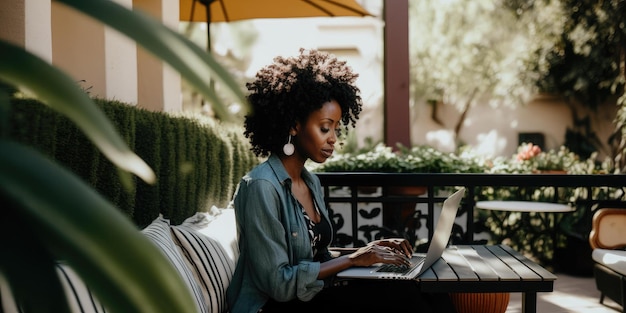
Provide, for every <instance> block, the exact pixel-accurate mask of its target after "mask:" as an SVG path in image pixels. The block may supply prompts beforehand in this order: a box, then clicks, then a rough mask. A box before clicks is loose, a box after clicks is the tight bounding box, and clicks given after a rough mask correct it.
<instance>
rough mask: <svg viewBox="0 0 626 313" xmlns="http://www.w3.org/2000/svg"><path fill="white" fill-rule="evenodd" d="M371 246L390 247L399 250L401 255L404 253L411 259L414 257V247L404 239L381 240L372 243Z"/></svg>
mask: <svg viewBox="0 0 626 313" xmlns="http://www.w3.org/2000/svg"><path fill="white" fill-rule="evenodd" d="M369 245H379V246H384V247H389V248H392V249H394V250H397V251H398V252H399V253H403V254H404V255H406V256H407V257H409V258H410V257H411V256H412V255H413V247H412V246H411V244H410V243H409V241H408V240H406V239H404V238H389V239H380V240H375V241H372V242H370V243H369Z"/></svg>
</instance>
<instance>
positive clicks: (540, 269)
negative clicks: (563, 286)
mask: <svg viewBox="0 0 626 313" xmlns="http://www.w3.org/2000/svg"><path fill="white" fill-rule="evenodd" d="M500 247H501V248H502V249H503V250H504V251H506V252H508V253H510V254H511V255H512V256H513V257H515V258H516V259H518V260H519V261H520V262H522V263H524V265H526V266H527V267H528V268H530V269H531V270H532V271H533V272H535V273H537V275H539V276H541V277H542V278H543V279H544V280H556V276H555V275H554V274H552V273H551V272H550V271H548V270H546V269H545V268H543V267H542V266H541V265H539V264H537V263H535V262H533V261H532V260H530V259H528V258H527V257H525V256H523V255H522V254H520V253H519V252H517V251H515V250H513V248H511V247H509V246H507V245H501V246H500Z"/></svg>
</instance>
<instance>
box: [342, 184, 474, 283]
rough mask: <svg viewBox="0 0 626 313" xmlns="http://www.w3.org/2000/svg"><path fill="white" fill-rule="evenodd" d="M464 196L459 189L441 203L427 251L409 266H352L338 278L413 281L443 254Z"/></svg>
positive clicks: (415, 255)
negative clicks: (441, 207)
mask: <svg viewBox="0 0 626 313" xmlns="http://www.w3.org/2000/svg"><path fill="white" fill-rule="evenodd" d="M464 194H465V188H461V189H459V190H457V191H456V192H454V193H453V194H452V195H450V196H449V197H448V198H447V199H446V200H445V201H444V202H443V209H442V210H441V215H440V216H439V220H438V221H437V226H436V227H435V232H434V234H433V238H432V240H431V241H430V245H429V247H428V251H426V254H424V253H414V254H413V257H412V258H411V266H402V267H400V266H393V265H390V264H382V263H377V264H374V265H372V266H367V267H357V266H353V267H350V268H348V269H345V270H343V271H341V272H339V273H337V277H339V278H364V279H415V278H416V277H417V276H419V275H421V274H422V273H424V271H426V270H427V269H428V268H430V267H431V266H432V265H433V264H434V263H435V262H436V261H437V260H438V259H439V258H440V257H441V255H442V254H443V251H444V250H445V249H446V246H447V245H448V241H449V240H450V234H451V233H452V226H453V225H454V220H455V219H456V213H457V211H458V209H459V204H460V203H461V199H462V198H463V195H464Z"/></svg>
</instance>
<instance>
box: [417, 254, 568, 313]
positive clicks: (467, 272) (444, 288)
mask: <svg viewBox="0 0 626 313" xmlns="http://www.w3.org/2000/svg"><path fill="white" fill-rule="evenodd" d="M416 280H417V281H418V283H419V286H420V289H421V290H422V291H425V292H464V293H492V292H499V293H502V292H521V293H522V311H523V312H525V313H534V312H536V311H537V292H551V291H552V290H553V287H554V281H555V280H556V276H555V275H554V274H552V273H550V272H549V271H548V270H546V269H544V268H543V267H541V266H540V265H539V264H537V263H535V262H533V261H531V260H530V259H528V258H526V257H524V256H523V255H521V254H520V253H519V252H517V251H515V250H513V249H511V248H510V247H509V246H506V245H487V246H485V245H458V246H450V247H448V248H447V249H446V250H445V252H444V253H443V256H442V257H441V258H440V259H439V261H437V262H436V263H435V264H433V266H432V267H431V268H430V269H428V270H427V271H426V272H424V273H423V274H422V275H420V276H419V277H418V278H417V279H416Z"/></svg>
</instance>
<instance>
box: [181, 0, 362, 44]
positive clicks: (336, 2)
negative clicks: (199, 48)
mask: <svg viewBox="0 0 626 313" xmlns="http://www.w3.org/2000/svg"><path fill="white" fill-rule="evenodd" d="M179 9H180V20H181V21H188V22H206V23H207V26H210V24H211V23H213V22H232V21H240V20H246V19H258V18H299V17H323V16H328V17H332V16H357V17H358V16H371V14H370V13H369V12H367V10H365V9H364V8H363V7H361V6H360V5H359V4H358V3H357V2H356V1H355V0H180V8H179ZM207 16H210V18H207ZM207 29H208V28H207ZM207 31H208V30H207ZM210 42H211V41H210V33H209V44H208V50H209V51H210V50H211V44H210Z"/></svg>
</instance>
